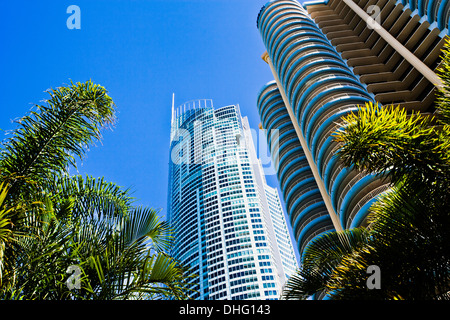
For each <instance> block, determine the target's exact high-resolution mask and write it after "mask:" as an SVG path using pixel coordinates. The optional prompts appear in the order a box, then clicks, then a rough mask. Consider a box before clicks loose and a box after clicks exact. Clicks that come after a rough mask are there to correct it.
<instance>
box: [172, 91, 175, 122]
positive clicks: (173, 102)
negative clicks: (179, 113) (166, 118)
mask: <svg viewBox="0 0 450 320" xmlns="http://www.w3.org/2000/svg"><path fill="white" fill-rule="evenodd" d="M174 113H175V93H172V122H173V120H174Z"/></svg>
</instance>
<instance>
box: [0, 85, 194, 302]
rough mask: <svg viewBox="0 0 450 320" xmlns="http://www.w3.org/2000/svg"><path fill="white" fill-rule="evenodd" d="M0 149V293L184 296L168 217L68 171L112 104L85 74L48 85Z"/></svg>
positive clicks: (110, 120) (107, 122) (109, 116)
mask: <svg viewBox="0 0 450 320" xmlns="http://www.w3.org/2000/svg"><path fill="white" fill-rule="evenodd" d="M48 92H49V95H50V99H48V100H47V101H46V104H45V105H39V106H35V110H34V111H31V112H30V114H29V115H26V116H25V117H23V118H21V119H20V120H19V121H18V128H16V129H15V130H14V131H13V132H12V133H11V134H10V135H11V136H10V137H9V138H8V139H6V140H5V141H4V142H3V146H2V150H1V154H0V170H1V171H0V179H1V182H0V297H1V298H2V299H58V300H60V299H143V298H145V299H156V298H176V299H181V298H185V297H186V294H187V291H186V278H187V277H186V270H185V268H183V267H182V266H180V265H179V264H178V263H177V262H176V261H175V260H174V259H173V258H171V257H170V256H169V255H168V254H167V252H168V249H169V246H170V239H171V234H170V230H169V228H168V224H167V222H165V221H162V220H161V218H160V217H159V216H158V211H155V210H153V209H151V208H143V207H136V206H134V205H133V202H134V199H133V198H132V197H131V195H130V193H129V191H128V190H123V189H122V188H120V187H119V186H117V185H116V184H114V183H110V182H106V181H104V179H103V178H92V177H82V176H70V175H69V174H68V168H69V167H70V166H76V161H77V159H83V157H84V156H85V153H86V150H87V148H88V146H89V145H90V144H92V143H93V142H95V141H98V140H100V139H101V130H102V129H104V128H107V127H110V126H112V125H114V122H115V119H116V117H115V105H114V103H113V101H112V99H111V98H110V97H109V96H108V94H107V91H106V90H105V88H103V87H102V86H100V85H96V84H93V83H92V82H91V81H88V82H86V83H76V84H74V83H71V85H68V86H65V87H61V88H57V89H52V90H49V91H48Z"/></svg>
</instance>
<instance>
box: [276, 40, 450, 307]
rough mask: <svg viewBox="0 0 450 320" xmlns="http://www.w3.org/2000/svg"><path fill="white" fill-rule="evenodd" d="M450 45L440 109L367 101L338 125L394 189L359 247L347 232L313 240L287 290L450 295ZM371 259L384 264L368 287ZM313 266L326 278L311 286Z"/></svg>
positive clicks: (355, 151) (350, 155)
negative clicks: (345, 246)
mask: <svg viewBox="0 0 450 320" xmlns="http://www.w3.org/2000/svg"><path fill="white" fill-rule="evenodd" d="M449 48H450V43H447V45H446V47H445V48H444V50H443V64H442V66H441V67H440V76H441V78H442V80H443V83H444V89H443V90H442V91H441V92H440V93H439V96H438V102H439V105H438V106H437V112H436V113H435V114H434V115H423V114H420V113H415V112H411V113H407V112H406V111H405V110H402V109H400V108H398V107H395V106H383V107H380V106H378V105H374V104H366V106H365V107H359V108H358V111H357V112H356V113H352V114H350V115H348V116H347V117H345V118H344V125H343V127H342V129H341V130H339V131H338V132H336V139H337V141H338V142H339V143H340V144H341V148H340V149H339V151H338V155H339V156H340V159H342V161H343V162H344V164H346V165H347V166H352V165H353V166H354V168H355V169H356V170H362V171H366V172H368V173H376V174H378V175H380V176H382V177H384V178H385V179H387V180H388V181H390V183H391V189H390V190H389V191H388V192H386V193H385V194H383V195H381V196H380V197H379V198H378V200H377V201H376V203H375V204H374V205H373V206H372V207H371V209H370V214H369V217H368V226H367V231H366V232H362V233H361V234H362V235H363V237H362V238H361V239H360V240H359V241H357V242H356V243H351V245H352V247H353V248H350V249H349V250H347V251H343V250H342V249H341V246H342V243H341V242H342V238H344V239H345V238H346V237H343V236H342V234H341V236H340V237H339V234H340V233H329V234H327V235H325V236H323V237H321V238H320V239H318V240H316V241H313V242H312V243H311V244H310V245H309V246H308V248H307V250H305V254H304V257H303V266H302V269H301V270H300V271H299V273H298V274H297V275H296V276H295V277H293V278H292V280H290V281H289V283H288V285H287V286H286V291H285V292H284V297H286V298H305V297H308V296H310V295H312V294H314V293H317V292H322V294H327V295H328V296H329V297H331V298H333V299H449V298H450V294H449V293H450V277H449V275H450V231H449V226H450V103H449V101H450V100H449V96H450V76H449V74H450V73H449V71H450V51H449ZM354 231H356V230H350V231H346V232H345V233H347V234H348V233H352V232H354ZM358 232H359V231H358ZM324 243H325V245H324ZM344 243H345V241H344ZM320 250H323V251H320ZM324 255H325V257H324V258H323V257H322V256H324ZM335 257H338V258H335ZM330 259H331V262H332V263H330ZM310 265H312V267H311V266H310ZM372 265H376V266H378V267H379V268H380V270H381V276H382V278H381V279H382V285H381V289H377V290H374V289H372V290H371V289H370V288H369V287H368V286H367V280H368V277H369V275H368V273H367V270H368V267H369V266H372ZM311 270H313V271H317V270H319V271H320V275H321V276H322V281H321V282H316V283H320V285H317V286H316V287H315V288H313V290H309V291H306V290H304V286H305V284H307V283H312V282H314V281H315V279H316V278H317V273H315V272H311ZM299 293H300V294H299Z"/></svg>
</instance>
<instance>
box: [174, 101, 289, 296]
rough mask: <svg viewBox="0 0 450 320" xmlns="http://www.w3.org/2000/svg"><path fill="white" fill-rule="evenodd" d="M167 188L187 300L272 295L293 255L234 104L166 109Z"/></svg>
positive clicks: (278, 207)
mask: <svg viewBox="0 0 450 320" xmlns="http://www.w3.org/2000/svg"><path fill="white" fill-rule="evenodd" d="M168 189H169V190H168V220H169V222H170V225H171V226H172V228H173V230H174V243H173V248H172V252H171V254H172V255H173V256H174V257H175V258H176V259H178V260H179V261H180V262H181V263H183V264H184V265H187V266H190V268H191V272H192V273H193V274H195V275H196V276H195V277H194V278H192V279H191V283H192V289H194V290H195V293H193V294H192V298H194V299H199V300H208V299H210V300H224V299H227V300H245V299H255V300H259V299H261V300H263V299H264V300H265V299H278V298H279V296H280V294H281V290H282V287H283V285H284V283H285V282H286V279H287V277H289V276H290V275H291V274H292V273H293V272H295V270H296V268H297V261H296V259H295V254H294V248H293V246H292V241H291V238H290V235H289V232H288V228H287V224H286V221H285V218H284V214H283V211H282V206H281V203H280V200H279V197H278V192H277V190H276V189H273V188H271V187H270V186H268V185H267V183H266V181H265V176H264V173H263V170H262V166H261V164H260V162H259V161H258V159H257V156H256V150H255V147H254V144H253V138H252V135H251V130H250V127H249V124H248V120H247V118H242V117H241V114H240V110H239V106H238V105H230V106H225V107H221V108H217V109H215V108H214V107H213V103H212V101H211V100H195V101H191V102H187V103H185V104H183V105H181V106H180V107H178V108H176V109H174V108H173V110H172V127H171V138H170V163H169V185H168Z"/></svg>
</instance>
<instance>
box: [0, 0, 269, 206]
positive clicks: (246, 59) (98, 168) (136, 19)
mask: <svg viewBox="0 0 450 320" xmlns="http://www.w3.org/2000/svg"><path fill="white" fill-rule="evenodd" d="M265 3H267V0H127V1H125V0H89V1H87V0H70V1H62V0H53V1H48V0H40V1H31V0H30V1H24V0H16V1H8V2H6V1H4V2H3V3H2V5H1V6H0V9H1V10H0V15H1V18H0V33H1V41H2V45H1V50H0V58H1V59H0V77H1V80H0V81H1V86H0V128H1V129H2V130H11V129H13V128H14V127H15V126H14V125H13V124H12V122H11V120H13V119H15V118H18V117H21V116H23V115H24V114H25V113H26V112H27V111H29V109H30V107H31V106H32V104H33V103H40V101H41V100H42V99H45V98H47V97H48V96H47V94H46V93H44V91H45V90H46V89H48V88H51V87H57V86H60V85H63V84H67V83H69V82H70V80H73V81H74V82H78V81H81V82H84V81H86V80H88V79H92V80H93V81H94V82H95V83H98V84H101V85H103V86H104V87H106V89H107V90H108V91H109V94H110V96H111V97H112V98H113V100H114V101H115V103H116V105H117V108H118V111H119V113H118V122H117V124H116V126H115V129H114V130H113V131H104V132H103V136H104V139H103V141H102V144H98V145H97V146H96V147H92V148H91V149H90V151H89V152H88V154H87V158H86V159H85V160H84V161H83V163H82V164H80V165H79V168H78V169H79V173H81V174H83V175H85V174H89V175H92V176H95V177H97V176H104V177H105V178H106V179H107V180H108V181H113V182H116V183H117V184H119V185H121V186H124V187H131V188H132V190H133V191H134V196H135V197H136V198H137V199H138V204H142V205H144V206H150V207H154V208H162V209H163V211H162V213H163V214H165V210H166V206H167V203H166V197H167V174H168V161H169V151H168V148H169V133H170V118H171V103H172V93H175V104H176V105H180V104H182V103H183V102H185V101H188V100H192V99H199V98H208V99H213V101H214V105H215V106H216V107H218V106H225V105H230V104H236V103H238V104H240V106H241V112H242V114H243V116H248V117H249V121H250V125H251V127H252V128H253V129H257V127H258V124H259V122H260V120H259V116H258V113H257V108H256V97H257V94H258V91H259V90H260V89H261V87H262V86H263V85H264V84H265V83H266V82H268V81H271V80H272V79H273V77H272V75H271V73H270V70H269V68H268V66H267V64H265V62H263V60H262V59H261V55H262V53H263V52H264V51H265V49H264V46H263V43H262V40H261V37H260V35H259V32H258V30H257V28H256V18H257V15H258V13H259V11H260V9H261V7H262V6H263V5H264V4H265ZM70 5H77V6H79V7H80V9H81V29H80V30H76V29H73V30H69V29H68V28H67V26H66V20H67V19H68V18H69V16H70V14H68V13H66V9H67V7H68V6H70ZM0 135H1V136H2V140H3V138H4V136H3V132H1V133H0ZM268 181H269V184H271V185H272V186H277V182H276V177H275V176H272V177H269V180H268Z"/></svg>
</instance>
